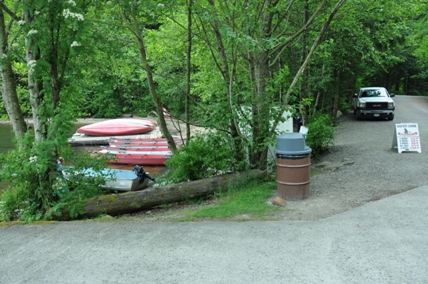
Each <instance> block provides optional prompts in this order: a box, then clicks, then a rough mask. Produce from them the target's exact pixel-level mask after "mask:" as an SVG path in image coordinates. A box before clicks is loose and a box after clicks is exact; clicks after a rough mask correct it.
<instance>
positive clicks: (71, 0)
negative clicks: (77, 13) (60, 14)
mask: <svg viewBox="0 0 428 284" xmlns="http://www.w3.org/2000/svg"><path fill="white" fill-rule="evenodd" d="M67 3H68V4H70V5H72V6H76V2H74V1H73V0H69V1H68V2H67Z"/></svg>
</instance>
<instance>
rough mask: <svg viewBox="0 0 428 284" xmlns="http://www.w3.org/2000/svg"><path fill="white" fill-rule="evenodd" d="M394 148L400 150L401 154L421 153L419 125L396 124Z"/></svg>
mask: <svg viewBox="0 0 428 284" xmlns="http://www.w3.org/2000/svg"><path fill="white" fill-rule="evenodd" d="M392 147H393V148H395V147H397V148H398V153H401V152H404V151H405V152H419V153H421V152H422V151H421V141H420V138H419V127H418V124H417V123H397V124H395V133H394V140H393V141H392Z"/></svg>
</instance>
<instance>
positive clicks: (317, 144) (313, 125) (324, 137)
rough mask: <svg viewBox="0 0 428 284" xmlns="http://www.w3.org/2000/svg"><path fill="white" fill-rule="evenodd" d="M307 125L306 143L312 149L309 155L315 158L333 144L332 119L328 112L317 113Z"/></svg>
mask: <svg viewBox="0 0 428 284" xmlns="http://www.w3.org/2000/svg"><path fill="white" fill-rule="evenodd" d="M307 127H308V129H309V130H308V134H307V135H306V145H308V146H309V147H310V148H311V149H312V153H311V156H312V157H315V158H316V157H318V156H319V155H321V154H322V153H323V152H325V151H326V150H327V149H328V148H329V147H330V146H332V145H333V144H334V126H333V119H332V118H331V116H330V115H328V114H318V115H316V116H315V117H314V118H313V120H312V121H311V122H310V123H309V124H308V125H307Z"/></svg>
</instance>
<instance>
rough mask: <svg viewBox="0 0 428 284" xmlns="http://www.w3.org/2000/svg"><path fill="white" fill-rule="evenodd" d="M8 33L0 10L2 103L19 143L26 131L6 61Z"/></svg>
mask: <svg viewBox="0 0 428 284" xmlns="http://www.w3.org/2000/svg"><path fill="white" fill-rule="evenodd" d="M7 45H8V33H7V31H6V26H5V19H4V14H3V10H2V9H0V58H6V60H3V62H2V63H1V66H0V68H1V79H2V82H3V84H2V85H3V86H2V90H1V92H2V95H3V102H4V106H5V109H6V112H7V115H8V116H9V120H10V122H11V123H12V127H13V131H14V132H15V137H16V140H17V141H20V140H21V139H22V138H23V137H24V134H25V132H26V131H27V124H26V123H25V120H24V116H23V114H22V111H21V107H20V105H19V100H18V94H17V93H16V83H15V78H14V76H13V69H12V65H11V63H10V61H9V59H8V50H7Z"/></svg>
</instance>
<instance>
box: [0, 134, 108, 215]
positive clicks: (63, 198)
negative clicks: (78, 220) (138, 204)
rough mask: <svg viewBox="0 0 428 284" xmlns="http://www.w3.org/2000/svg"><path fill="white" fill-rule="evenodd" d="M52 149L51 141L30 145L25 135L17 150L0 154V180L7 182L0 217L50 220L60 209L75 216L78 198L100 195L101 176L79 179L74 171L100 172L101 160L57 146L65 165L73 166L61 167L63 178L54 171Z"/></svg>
mask: <svg viewBox="0 0 428 284" xmlns="http://www.w3.org/2000/svg"><path fill="white" fill-rule="evenodd" d="M58 131H60V130H58ZM55 148H58V147H57V145H56V143H55V140H53V141H50V140H47V141H44V142H43V143H41V144H40V145H39V146H34V145H33V143H32V139H31V137H27V139H26V140H25V141H24V143H23V145H22V148H21V149H15V150H12V151H9V152H8V153H7V154H2V155H0V164H1V165H2V169H1V172H0V180H1V181H9V182H10V186H9V187H8V188H7V189H6V190H5V191H4V192H3V194H2V195H1V205H0V220H4V221H8V220H24V221H27V222H33V221H37V220H42V219H50V218H51V216H52V215H58V214H61V213H62V211H61V210H62V209H63V208H67V210H69V212H68V214H69V215H70V216H71V217H72V218H75V217H77V216H78V215H79V213H80V205H79V203H78V201H80V200H84V199H87V198H90V197H93V196H96V195H99V194H102V192H103V190H102V189H101V188H100V187H99V184H103V183H104V181H105V177H104V176H102V175H100V177H98V178H94V179H88V180H86V179H85V180H82V179H81V178H79V175H78V174H76V173H78V172H80V171H81V170H82V169H85V168H88V167H93V168H94V169H95V170H100V171H101V169H102V168H104V167H105V160H98V159H93V158H91V157H90V155H89V153H75V152H71V151H70V149H69V148H68V147H65V148H61V147H60V148H59V149H60V153H61V155H62V156H63V157H64V158H65V160H66V161H67V164H68V165H73V167H72V168H67V169H65V170H64V171H66V172H69V174H70V175H71V178H67V179H66V178H64V176H63V175H62V174H61V173H60V172H58V171H57V162H56V157H53V156H52V155H53V153H55V151H54V149H55Z"/></svg>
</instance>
